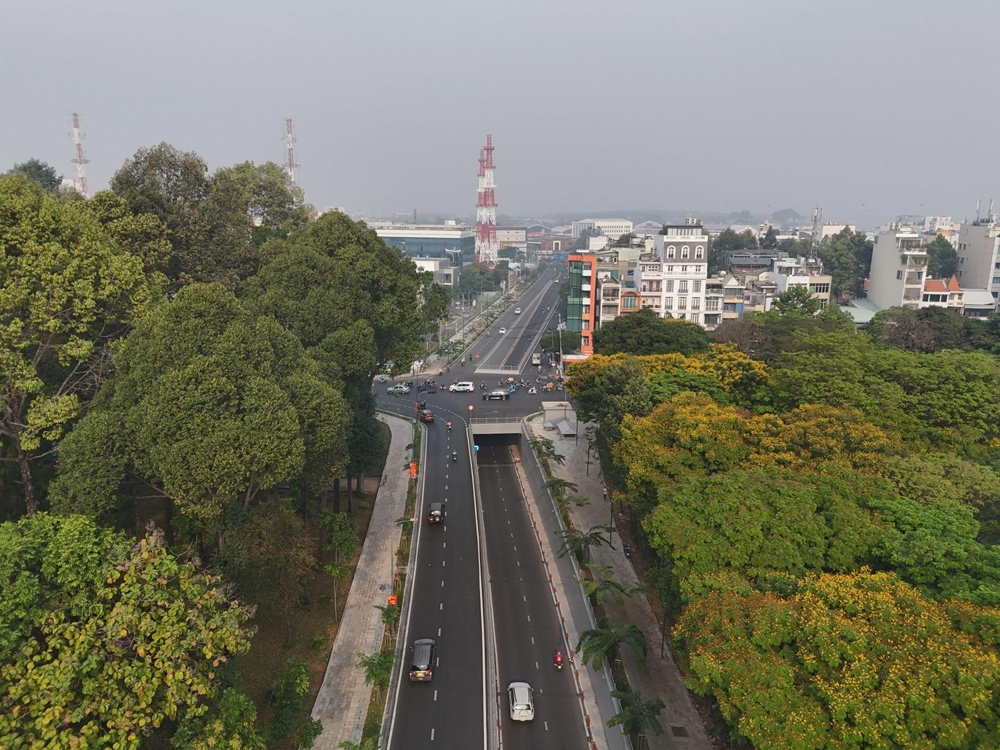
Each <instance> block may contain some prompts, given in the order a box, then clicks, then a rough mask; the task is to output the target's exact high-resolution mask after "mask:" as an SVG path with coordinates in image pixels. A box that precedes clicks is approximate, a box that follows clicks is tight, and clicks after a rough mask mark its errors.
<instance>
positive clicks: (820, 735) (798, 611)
mask: <svg viewBox="0 0 1000 750" xmlns="http://www.w3.org/2000/svg"><path fill="white" fill-rule="evenodd" d="M998 626H1000V618H998V616H997V613H996V611H995V610H991V609H982V608H978V607H975V606H973V605H970V604H966V603H952V602H945V603H941V604H937V603H935V602H932V601H928V600H926V599H924V598H923V597H921V596H920V594H919V593H918V592H917V590H916V589H914V588H913V587H911V586H908V585H907V584H905V583H903V582H901V581H899V580H898V579H897V578H896V577H895V576H894V575H892V574H891V573H874V574H873V573H870V572H868V571H861V572H859V573H849V574H838V575H831V574H827V575H820V576H809V577H807V578H805V579H804V580H799V581H796V580H793V579H791V578H782V577H773V578H772V579H770V581H766V580H765V581H758V583H757V585H756V587H754V586H748V585H747V583H746V582H742V583H738V584H737V585H735V586H723V585H720V586H718V587H716V590H715V591H713V592H710V593H708V594H706V595H705V596H703V597H701V598H700V599H699V600H697V601H696V602H694V603H693V604H691V605H689V606H688V608H687V609H686V610H685V612H684V614H683V615H682V617H681V619H680V622H679V623H678V627H677V629H676V630H675V637H677V638H678V639H683V643H684V650H685V652H686V655H687V659H688V663H689V664H690V669H691V679H690V680H689V681H688V685H689V687H690V688H691V689H692V690H694V691H695V692H697V693H700V694H702V695H706V694H711V695H713V696H714V697H715V698H716V700H717V701H718V704H719V709H720V711H721V712H722V715H723V717H724V718H725V719H726V721H727V722H728V723H729V724H730V725H732V726H733V727H734V728H735V729H736V731H737V732H738V733H739V734H740V735H741V736H743V737H745V738H746V739H747V740H749V741H750V742H752V743H753V746H754V747H755V748H760V750H779V748H780V749H781V750H785V749H786V748H790V747H796V748H807V747H808V748H832V747H837V748H848V749H855V748H856V749H857V750H861V749H862V748H870V747H882V748H893V749H897V748H898V750H903V749H904V748H915V747H924V748H932V747H955V748H970V749H971V748H976V747H988V746H990V745H991V744H994V742H995V739H996V722H997V713H996V711H997V708H996V700H995V696H996V690H997V687H998V685H1000V659H998V654H997V645H998V643H997V637H996V633H997V632H998V631H997V628H998ZM762 687H763V689H762Z"/></svg>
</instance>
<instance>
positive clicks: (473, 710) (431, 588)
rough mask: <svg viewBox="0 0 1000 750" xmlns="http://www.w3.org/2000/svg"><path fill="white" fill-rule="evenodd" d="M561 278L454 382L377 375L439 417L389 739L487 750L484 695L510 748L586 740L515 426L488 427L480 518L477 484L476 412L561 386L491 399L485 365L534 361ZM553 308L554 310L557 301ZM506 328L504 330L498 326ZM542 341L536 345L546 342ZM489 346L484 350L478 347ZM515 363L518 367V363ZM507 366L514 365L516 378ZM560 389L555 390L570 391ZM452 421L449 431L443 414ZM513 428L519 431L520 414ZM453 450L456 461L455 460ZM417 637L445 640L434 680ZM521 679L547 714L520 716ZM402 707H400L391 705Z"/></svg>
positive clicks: (432, 430) (403, 745)
mask: <svg viewBox="0 0 1000 750" xmlns="http://www.w3.org/2000/svg"><path fill="white" fill-rule="evenodd" d="M551 279H552V277H551V276H548V277H547V278H546V279H545V280H543V281H542V282H540V283H537V284H536V286H534V287H533V288H532V289H530V290H529V291H528V292H527V293H526V294H525V295H524V296H523V297H522V298H521V300H519V301H518V302H517V305H519V306H520V307H521V314H520V315H515V314H514V312H513V308H511V309H509V310H507V311H506V312H505V313H504V314H503V315H502V316H501V317H500V319H499V320H497V321H496V322H494V323H493V324H492V326H491V327H490V330H489V331H488V332H487V333H486V334H485V335H484V336H483V337H481V338H480V339H479V340H478V341H476V342H475V343H474V344H473V345H472V346H471V347H470V349H469V350H468V351H469V355H470V356H469V364H467V365H466V366H465V367H464V368H463V367H460V366H456V367H452V370H451V373H449V374H447V375H444V376H439V377H437V380H438V381H439V383H440V384H441V385H442V386H444V387H443V388H442V389H441V390H439V391H438V393H436V394H420V393H418V392H417V391H416V390H415V389H414V390H413V391H411V393H410V394H408V395H405V396H401V397H399V398H393V397H390V396H387V395H386V394H385V391H384V386H381V387H380V386H376V387H377V390H379V391H381V392H380V393H378V396H379V398H378V401H379V406H380V407H381V408H385V409H387V410H390V411H395V412H397V413H400V414H402V415H404V416H408V417H412V415H413V408H414V402H415V401H416V400H417V399H418V398H419V399H422V400H426V401H427V405H428V408H429V409H430V410H431V411H432V412H433V413H434V414H435V416H436V419H435V421H434V422H433V423H430V424H428V425H427V429H426V431H425V435H426V446H427V452H426V466H424V467H423V472H424V494H423V498H422V500H418V508H417V518H416V525H415V527H414V537H413V539H414V542H413V543H414V544H415V545H416V551H415V558H414V560H415V562H414V568H413V572H412V575H413V581H412V593H411V596H410V601H409V602H404V618H405V620H404V622H403V623H402V628H401V637H402V638H405V650H404V657H403V663H402V664H401V665H400V670H399V677H398V679H399V684H398V685H397V686H396V688H397V690H396V701H395V707H394V713H393V717H392V719H391V722H390V732H389V738H388V741H389V745H388V746H389V747H390V748H392V750H404V749H405V750H410V749H411V748H417V749H427V750H430V749H432V748H447V749H449V750H450V748H463V749H465V748H484V749H485V747H486V745H487V737H488V736H489V728H488V727H487V719H486V716H487V714H486V710H485V705H484V700H489V701H491V702H493V701H498V702H499V706H500V718H501V727H502V732H503V741H504V743H505V744H506V745H507V747H509V748H516V749H518V750H520V748H529V749H531V750H535V749H536V748H537V749H538V750H542V749H545V750H548V749H550V748H551V749H552V750H559V749H561V748H585V747H587V746H588V745H587V737H586V732H585V729H584V724H583V717H582V714H581V710H580V704H579V698H578V696H577V693H576V688H575V685H574V681H573V677H572V674H571V672H570V670H569V669H566V670H564V671H563V672H557V671H556V669H555V668H554V667H553V665H552V654H553V651H554V650H555V649H557V648H558V649H563V650H564V651H565V648H566V646H565V644H564V643H563V641H562V636H561V628H560V623H559V618H558V613H557V610H556V608H555V605H554V602H553V599H552V594H551V588H550V586H549V584H548V580H547V575H546V573H545V572H544V568H543V565H542V560H541V554H540V552H539V550H538V545H537V541H536V539H535V536H534V531H533V529H532V527H531V522H530V518H529V516H528V513H527V509H526V508H525V501H524V498H523V497H522V496H521V492H520V488H519V484H518V481H517V476H516V474H515V471H514V466H513V455H514V453H513V451H514V450H515V449H514V448H513V447H512V446H511V445H509V444H508V443H509V442H511V440H510V439H509V438H508V437H507V436H481V437H480V438H479V443H480V450H479V453H478V455H477V457H476V459H477V461H476V464H478V471H479V477H478V479H479V485H480V489H481V492H482V497H481V502H482V510H483V521H482V522H480V520H479V518H478V516H477V508H476V506H475V498H474V494H473V477H472V472H471V469H472V466H473V462H472V461H471V457H470V440H469V437H468V436H469V433H468V432H467V429H466V418H468V417H469V415H470V411H469V409H468V407H469V406H472V407H473V411H472V412H471V414H472V415H473V416H475V417H512V418H516V417H521V416H524V415H527V414H529V413H531V412H534V411H538V410H539V409H540V406H541V401H542V399H543V398H548V399H551V398H553V397H554V396H553V395H545V394H543V393H541V392H539V393H538V394H537V395H530V396H529V395H528V394H527V393H526V392H525V390H523V389H522V390H520V391H517V392H516V393H514V394H512V395H511V397H510V400H506V401H483V400H482V395H481V394H482V391H481V390H479V387H478V386H479V384H480V383H481V382H484V383H485V384H486V386H487V389H488V390H489V389H492V388H495V387H496V382H497V378H498V376H497V374H488V373H486V372H476V370H478V369H482V370H490V369H494V368H507V367H516V366H519V365H520V364H521V362H522V361H529V357H528V354H529V350H530V347H531V346H532V342H533V341H534V339H535V338H536V335H537V334H538V333H539V332H543V333H544V331H545V329H546V328H549V327H552V328H555V320H554V319H553V313H552V311H553V309H554V308H555V306H556V304H557V303H558V293H559V289H558V286H557V285H555V284H552V283H551ZM546 308H548V309H547V310H546ZM501 327H506V328H507V329H508V330H507V333H506V335H504V336H501V335H500V334H499V333H498V331H499V328H501ZM534 350H535V351H537V347H535V349H534ZM475 353H479V354H480V357H479V360H478V361H477V360H476V359H475V357H474V356H473V355H474V354H475ZM525 370H526V372H525V375H524V377H525V379H526V380H529V381H532V382H533V381H534V379H535V375H536V370H535V368H534V367H531V366H530V361H529V364H528V365H527V367H526V368H525ZM510 374H514V373H513V372H511V373H510ZM504 377H506V376H504ZM452 379H458V380H474V381H475V383H476V386H477V389H476V392H475V393H461V394H459V393H448V392H447V384H448V383H450V382H451V380H452ZM561 395H562V394H559V396H555V397H557V398H558V397H561ZM448 420H451V421H452V423H453V429H452V431H451V432H450V433H449V432H448V430H447V427H446V425H445V423H446V421H448ZM512 429H517V428H516V427H514V426H513V425H512ZM452 450H455V451H457V453H458V461H457V462H453V461H452V460H451V452H452ZM432 502H442V503H444V504H445V519H444V523H442V524H440V525H438V524H434V525H429V524H428V523H427V518H426V516H427V506H428V505H429V504H430V503H432ZM481 540H483V541H484V542H485V545H486V556H487V559H488V566H489V572H490V582H489V586H490V592H491V595H492V597H493V606H492V612H493V623H492V624H493V628H494V632H495V637H496V651H497V659H498V663H497V670H498V673H499V677H498V681H499V691H500V692H499V695H497V694H495V693H494V688H495V687H496V686H495V685H493V684H492V683H491V684H489V685H487V681H486V665H485V654H486V649H487V648H491V647H492V644H489V643H485V642H484V641H485V635H484V633H485V632H486V631H485V628H484V622H483V612H484V603H483V596H484V594H485V593H486V592H484V591H483V590H482V587H483V583H482V580H481V577H480V562H479V561H480V552H481V549H480V544H481ZM419 638H434V639H435V640H436V641H437V663H436V664H435V668H434V678H433V680H432V681H431V682H415V683H410V681H409V676H408V671H409V666H410V661H409V658H410V651H409V647H410V646H411V645H412V643H413V642H414V641H415V640H416V639H419ZM515 680H523V681H526V682H529V683H530V684H531V685H532V687H533V688H534V698H535V720H534V721H532V722H514V721H512V720H511V719H510V715H509V707H508V705H507V696H506V692H505V688H506V685H507V683H509V682H511V681H515ZM390 710H393V707H390Z"/></svg>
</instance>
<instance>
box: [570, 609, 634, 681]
mask: <svg viewBox="0 0 1000 750" xmlns="http://www.w3.org/2000/svg"><path fill="white" fill-rule="evenodd" d="M622 645H626V646H629V647H631V649H632V651H633V652H634V653H635V661H636V664H638V665H639V669H642V668H643V667H644V666H645V664H646V655H647V653H648V651H649V647H648V645H647V644H646V636H644V635H643V634H642V631H641V630H640V629H639V628H638V627H636V626H635V625H633V624H632V623H629V624H628V625H626V626H625V627H624V628H622V629H621V630H618V629H616V628H615V626H614V623H612V622H611V620H610V619H609V618H607V617H602V618H601V619H600V620H598V621H597V627H596V628H592V629H590V630H584V631H583V632H582V633H580V640H579V641H578V642H577V644H576V650H577V651H579V652H581V654H582V660H583V663H584V664H587V663H588V662H589V663H590V664H591V666H593V668H594V670H595V671H596V670H599V669H600V668H601V659H604V658H609V657H610V656H611V655H612V654H615V653H618V652H619V651H620V649H621V647H622Z"/></svg>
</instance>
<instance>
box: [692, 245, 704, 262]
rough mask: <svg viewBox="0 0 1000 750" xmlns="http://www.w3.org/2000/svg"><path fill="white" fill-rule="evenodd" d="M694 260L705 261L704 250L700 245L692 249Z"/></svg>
mask: <svg viewBox="0 0 1000 750" xmlns="http://www.w3.org/2000/svg"><path fill="white" fill-rule="evenodd" d="M694 259H695V260H704V259H705V248H703V247H702V246H701V245H698V247H696V248H695V249H694Z"/></svg>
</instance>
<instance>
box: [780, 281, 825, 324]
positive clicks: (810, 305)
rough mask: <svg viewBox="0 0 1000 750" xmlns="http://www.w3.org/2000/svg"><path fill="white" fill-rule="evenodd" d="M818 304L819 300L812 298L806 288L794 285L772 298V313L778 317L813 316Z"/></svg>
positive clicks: (817, 309) (818, 307) (817, 310)
mask: <svg viewBox="0 0 1000 750" xmlns="http://www.w3.org/2000/svg"><path fill="white" fill-rule="evenodd" d="M820 304H821V303H820V300H819V298H818V297H814V296H813V295H812V292H810V291H809V288H808V287H806V286H802V285H796V286H793V287H791V288H790V289H788V290H787V291H784V292H782V293H781V294H779V295H778V296H777V297H775V298H774V311H775V313H777V314H778V315H779V316H784V315H800V316H805V315H815V314H816V313H818V312H819V309H820Z"/></svg>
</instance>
